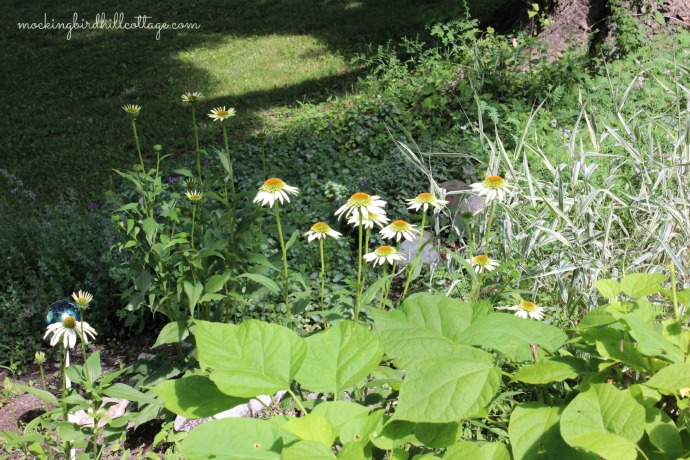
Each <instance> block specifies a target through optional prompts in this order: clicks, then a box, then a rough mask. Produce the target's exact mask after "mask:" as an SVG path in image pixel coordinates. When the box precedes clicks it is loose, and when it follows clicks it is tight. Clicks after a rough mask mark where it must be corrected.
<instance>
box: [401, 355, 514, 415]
mask: <svg viewBox="0 0 690 460" xmlns="http://www.w3.org/2000/svg"><path fill="white" fill-rule="evenodd" d="M500 382H501V371H500V370H499V369H498V368H496V367H495V366H494V359H493V356H492V355H490V354H489V353H486V352H483V351H481V350H477V349H475V350H473V353H471V354H467V355H466V356H464V357H451V358H448V357H445V356H443V357H438V358H432V359H428V360H426V361H422V362H420V363H416V364H415V366H414V367H412V368H410V369H409V372H408V374H407V377H406V378H405V380H404V381H403V384H402V387H401V389H400V399H399V401H398V408H397V410H396V412H395V416H394V418H395V419H396V420H408V421H411V422H417V423H423V422H428V423H448V422H454V421H458V420H461V419H463V418H467V417H471V416H474V415H476V414H477V413H478V412H479V411H480V410H481V409H482V408H484V407H485V406H486V405H487V404H488V403H489V402H490V401H491V398H493V396H494V395H495V394H496V392H497V391H498V388H499V386H500Z"/></svg>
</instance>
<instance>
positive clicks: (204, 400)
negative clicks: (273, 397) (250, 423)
mask: <svg viewBox="0 0 690 460" xmlns="http://www.w3.org/2000/svg"><path fill="white" fill-rule="evenodd" d="M151 390H152V391H153V392H154V393H155V394H156V395H157V396H158V397H159V398H160V399H161V400H162V401H163V404H164V405H165V408H166V409H168V410H169V411H170V412H172V413H174V414H178V415H182V416H184V417H187V418H204V417H210V416H212V415H215V414H217V413H219V412H222V411H224V410H227V409H230V408H232V407H236V406H239V405H240V404H244V403H246V402H247V401H248V399H246V398H236V397H234V396H228V395H226V394H225V393H222V392H221V391H220V390H219V389H218V387H216V385H215V384H214V383H213V382H212V381H211V379H209V378H208V376H205V375H190V376H187V377H182V378H180V379H176V380H167V381H165V382H162V383H159V384H158V385H156V386H155V387H153V388H152V389H151Z"/></svg>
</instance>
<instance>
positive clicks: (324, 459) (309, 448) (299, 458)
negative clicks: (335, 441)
mask: <svg viewBox="0 0 690 460" xmlns="http://www.w3.org/2000/svg"><path fill="white" fill-rule="evenodd" d="M330 459H335V455H333V452H332V451H331V447H330V446H327V445H325V444H323V443H320V442H318V441H298V442H296V443H295V444H293V445H291V446H290V447H288V448H287V449H285V450H283V452H282V453H281V454H280V460H330Z"/></svg>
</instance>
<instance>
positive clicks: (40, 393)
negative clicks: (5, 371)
mask: <svg viewBox="0 0 690 460" xmlns="http://www.w3.org/2000/svg"><path fill="white" fill-rule="evenodd" d="M15 385H17V388H21V389H22V390H24V391H26V392H27V393H29V394H30V395H34V396H36V397H37V398H38V399H40V400H41V401H43V402H47V403H48V404H52V405H54V406H57V405H58V400H57V398H56V397H55V396H54V395H53V394H52V393H49V392H47V391H45V390H41V389H39V388H34V387H29V386H26V385H22V384H21V383H17V384H15Z"/></svg>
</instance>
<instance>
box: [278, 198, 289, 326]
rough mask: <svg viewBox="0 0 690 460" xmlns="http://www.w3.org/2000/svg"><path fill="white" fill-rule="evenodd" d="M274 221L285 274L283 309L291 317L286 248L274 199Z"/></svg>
mask: <svg viewBox="0 0 690 460" xmlns="http://www.w3.org/2000/svg"><path fill="white" fill-rule="evenodd" d="M275 204H276V222H277V223H278V236H280V249H281V250H282V251H283V275H284V276H285V309H286V310H287V315H288V318H292V312H291V311H290V301H289V295H288V278H289V277H288V266H287V250H286V249H285V238H283V228H282V227H281V226H280V211H279V208H280V205H278V202H277V201H276V203H275Z"/></svg>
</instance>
